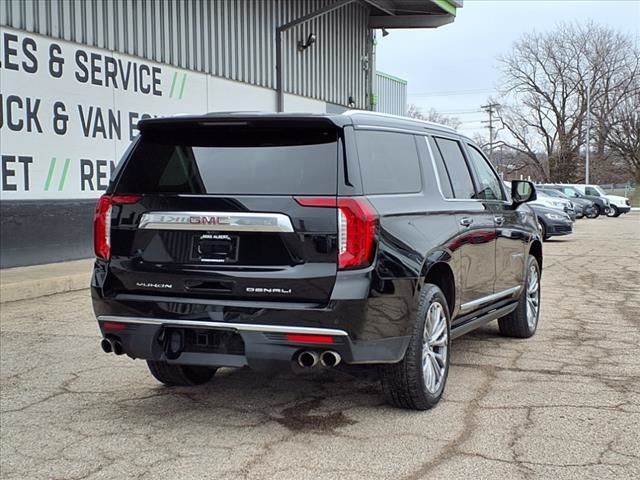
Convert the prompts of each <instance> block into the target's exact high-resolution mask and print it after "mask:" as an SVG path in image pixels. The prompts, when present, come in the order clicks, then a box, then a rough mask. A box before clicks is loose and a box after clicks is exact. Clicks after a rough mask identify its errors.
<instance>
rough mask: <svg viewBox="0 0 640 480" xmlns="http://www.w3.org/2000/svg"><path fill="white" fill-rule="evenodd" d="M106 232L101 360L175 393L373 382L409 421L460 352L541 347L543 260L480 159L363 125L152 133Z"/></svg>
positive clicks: (519, 192) (185, 123) (97, 284)
mask: <svg viewBox="0 0 640 480" xmlns="http://www.w3.org/2000/svg"><path fill="white" fill-rule="evenodd" d="M138 127H139V130H140V135H139V136H138V138H137V139H136V140H135V141H134V142H133V144H132V145H131V147H130V148H129V150H128V151H127V152H126V153H125V155H124V157H123V158H122V161H121V162H120V163H119V166H118V168H117V169H116V171H115V172H114V175H113V177H112V181H111V183H110V185H109V188H108V190H107V192H106V194H105V195H104V196H102V197H101V198H100V200H99V201H98V205H97V210H96V217H95V252H96V256H97V259H96V262H95V269H94V272H93V277H92V282H91V290H92V297H93V306H94V310H95V314H96V317H97V320H98V324H99V327H100V330H101V333H102V336H103V339H102V342H101V347H102V349H103V350H104V351H105V352H108V353H109V352H113V353H115V354H117V355H121V354H126V355H128V356H129V357H131V358H134V359H144V360H146V362H147V364H148V367H149V370H150V372H151V374H152V375H153V376H154V377H155V378H156V379H158V380H159V381H160V382H162V383H164V384H166V385H197V384H202V383H204V382H207V381H209V380H210V379H211V377H212V376H213V375H214V373H215V372H216V369H218V368H220V367H245V366H248V367H250V368H252V369H274V368H275V369H291V368H293V369H294V370H311V369H319V368H334V367H339V366H340V364H347V365H365V364H369V365H371V364H375V365H377V366H378V369H379V372H380V378H381V383H382V390H383V392H384V394H385V396H386V398H387V399H388V401H389V402H390V403H391V404H393V405H396V406H398V407H403V408H409V409H419V410H424V409H428V408H430V407H432V406H434V405H435V404H436V403H437V402H438V400H439V399H440V397H441V396H442V393H443V390H444V388H445V384H446V381H447V375H448V372H449V362H450V360H449V357H450V351H451V341H452V339H455V338H456V337H458V336H460V335H462V334H464V333H466V332H469V331H471V330H473V329H475V328H477V327H479V326H481V325H483V324H486V323H487V322H489V321H492V320H498V323H499V329H500V332H501V333H502V334H503V335H506V336H511V337H518V338H526V337H530V336H532V335H533V334H534V333H535V331H536V327H537V324H538V316H539V311H540V275H541V268H542V243H541V238H540V232H539V231H538V227H537V221H536V219H535V216H534V215H533V214H532V212H531V210H530V208H529V207H528V205H525V202H527V201H529V200H535V187H534V186H533V185H532V184H531V183H529V182H519V181H515V182H513V183H512V189H511V193H510V194H509V195H507V194H506V192H505V188H504V186H503V184H502V182H501V181H500V179H499V177H498V176H497V175H496V173H495V171H494V169H493V168H492V166H491V164H490V163H489V162H488V161H487V159H486V158H485V156H484V155H483V153H482V152H481V151H480V149H479V148H478V147H477V146H475V145H474V144H473V142H471V141H470V140H469V139H467V138H465V137H462V136H460V135H459V134H457V133H456V132H455V131H454V130H452V129H449V128H447V127H444V126H440V125H437V124H432V123H427V122H421V121H417V120H411V119H407V118H401V117H393V116H386V115H381V114H373V113H366V112H347V113H345V114H341V115H330V114H327V115H310V114H309V115H301V114H300V115H296V114H248V113H244V114H243V113H224V114H209V115H203V116H192V117H176V118H162V119H148V120H144V121H141V122H140V123H139V124H138Z"/></svg>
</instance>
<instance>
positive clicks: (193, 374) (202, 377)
mask: <svg viewBox="0 0 640 480" xmlns="http://www.w3.org/2000/svg"><path fill="white" fill-rule="evenodd" d="M147 367H149V371H150V372H151V375H153V376H154V377H155V379H156V380H158V381H159V382H160V383H164V384H165V385H167V386H170V387H173V386H180V387H192V386H195V385H202V384H203V383H207V382H208V381H209V380H211V378H212V377H213V375H214V374H215V373H216V369H215V368H210V367H200V366H193V365H173V364H169V363H167V362H164V361H156V360H147Z"/></svg>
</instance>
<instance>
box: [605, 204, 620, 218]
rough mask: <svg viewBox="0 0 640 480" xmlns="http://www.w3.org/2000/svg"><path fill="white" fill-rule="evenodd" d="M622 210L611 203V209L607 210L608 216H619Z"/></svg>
mask: <svg viewBox="0 0 640 480" xmlns="http://www.w3.org/2000/svg"><path fill="white" fill-rule="evenodd" d="M619 216H620V210H619V209H618V207H616V206H615V205H609V211H608V212H607V217H619Z"/></svg>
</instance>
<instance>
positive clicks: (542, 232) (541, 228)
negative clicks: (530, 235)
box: [538, 222, 547, 238]
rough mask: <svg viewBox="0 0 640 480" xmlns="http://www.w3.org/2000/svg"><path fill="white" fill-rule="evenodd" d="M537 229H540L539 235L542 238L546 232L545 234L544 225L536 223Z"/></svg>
mask: <svg viewBox="0 0 640 480" xmlns="http://www.w3.org/2000/svg"><path fill="white" fill-rule="evenodd" d="M538 228H539V229H540V235H541V236H542V238H544V236H545V235H546V234H547V232H545V230H544V225H543V224H542V222H538Z"/></svg>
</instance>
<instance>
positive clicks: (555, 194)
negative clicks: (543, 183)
mask: <svg viewBox="0 0 640 480" xmlns="http://www.w3.org/2000/svg"><path fill="white" fill-rule="evenodd" d="M543 192H544V193H546V194H547V195H549V196H550V197H557V198H567V196H566V195H565V194H564V193H562V192H560V191H558V190H543Z"/></svg>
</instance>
